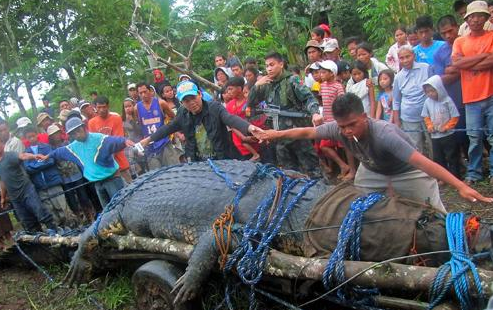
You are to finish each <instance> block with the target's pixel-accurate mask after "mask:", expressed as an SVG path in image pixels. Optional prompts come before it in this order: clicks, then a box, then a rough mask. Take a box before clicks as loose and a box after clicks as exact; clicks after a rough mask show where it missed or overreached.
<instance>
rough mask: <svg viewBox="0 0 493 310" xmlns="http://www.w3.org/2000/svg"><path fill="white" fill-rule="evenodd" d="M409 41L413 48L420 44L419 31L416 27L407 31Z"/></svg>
mask: <svg viewBox="0 0 493 310" xmlns="http://www.w3.org/2000/svg"><path fill="white" fill-rule="evenodd" d="M407 41H408V42H409V44H411V46H412V47H415V46H417V45H418V44H419V38H418V30H416V27H411V28H409V29H407Z"/></svg>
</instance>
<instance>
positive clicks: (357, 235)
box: [322, 193, 385, 300]
mask: <svg viewBox="0 0 493 310" xmlns="http://www.w3.org/2000/svg"><path fill="white" fill-rule="evenodd" d="M384 197H385V196H384V195H383V194H380V193H371V194H369V195H368V196H363V197H358V198H357V199H356V200H355V201H353V202H352V203H351V206H350V208H349V211H348V213H347V215H346V216H345V217H344V220H343V222H342V225H341V228H340V229H339V233H338V241H337V245H336V248H335V249H334V252H332V255H331V256H330V258H329V260H328V262H327V266H326V267H325V270H324V273H323V276H322V282H323V284H324V286H325V288H326V289H330V287H331V286H337V285H339V284H340V283H343V282H344V281H345V276H344V260H345V259H347V260H355V261H358V260H360V243H361V230H362V223H363V215H364V213H365V212H366V211H367V210H368V209H370V208H371V207H373V206H374V205H375V204H376V203H377V202H379V201H380V200H382V199H383V198H384ZM337 295H338V297H339V298H340V299H342V300H344V299H345V295H344V293H343V291H342V289H339V290H338V291H337Z"/></svg>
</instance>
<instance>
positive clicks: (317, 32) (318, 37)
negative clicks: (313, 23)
mask: <svg viewBox="0 0 493 310" xmlns="http://www.w3.org/2000/svg"><path fill="white" fill-rule="evenodd" d="M310 35H311V38H312V40H315V41H317V42H318V44H322V43H323V41H324V37H325V31H324V30H323V29H322V28H320V27H319V26H317V27H315V28H313V29H312V31H311V33H310Z"/></svg>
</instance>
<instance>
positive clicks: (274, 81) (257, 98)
mask: <svg viewBox="0 0 493 310" xmlns="http://www.w3.org/2000/svg"><path fill="white" fill-rule="evenodd" d="M265 68H266V71H267V75H266V76H264V77H262V78H260V79H259V80H258V81H257V83H255V86H253V87H252V89H251V90H250V94H249V96H248V105H249V106H250V107H255V106H257V105H258V104H259V103H260V102H262V101H265V103H266V104H267V105H273V106H279V107H280V110H281V111H282V112H288V113H291V112H295V113H292V114H296V112H298V113H299V114H303V113H306V114H307V115H309V116H311V122H310V118H309V117H304V118H303V117H288V116H282V115H279V117H278V122H279V128H278V129H277V130H284V129H289V128H295V127H305V126H310V125H311V123H313V124H314V125H319V124H322V123H323V118H322V116H321V115H320V114H319V113H320V112H319V107H318V101H317V99H316V98H315V97H314V96H313V95H312V92H311V91H310V89H308V88H307V87H306V86H303V85H299V84H298V83H297V82H296V81H295V78H294V77H293V76H292V75H291V74H290V73H289V72H288V71H287V70H285V68H284V60H283V58H282V56H281V55H280V54H279V53H276V52H274V53H270V54H268V55H266V56H265ZM281 114H282V113H281ZM286 114H287V113H286ZM276 156H277V162H278V164H279V166H281V167H282V168H284V169H292V170H297V171H301V172H303V173H305V174H308V175H309V176H310V177H320V176H321V173H320V169H319V164H318V157H317V155H316V153H315V150H314V148H313V144H312V142H311V141H302V140H298V141H295V140H282V141H278V142H277V144H276Z"/></svg>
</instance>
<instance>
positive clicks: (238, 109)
mask: <svg viewBox="0 0 493 310" xmlns="http://www.w3.org/2000/svg"><path fill="white" fill-rule="evenodd" d="M236 102H237V100H236V99H233V100H231V101H230V102H228V104H227V105H226V110H227V111H228V112H229V113H230V114H232V115H236V116H239V117H241V118H242V119H246V115H245V111H244V110H243V107H244V106H245V104H246V100H245V101H243V102H242V103H241V104H239V105H237V104H236ZM232 137H233V143H234V144H235V146H236V148H237V149H238V151H240V154H241V155H248V154H250V152H249V151H248V150H247V149H246V148H245V147H244V146H243V142H242V141H241V138H240V137H239V136H238V135H237V134H235V133H234V132H232ZM250 145H251V146H252V147H253V148H254V149H255V150H256V151H258V150H259V145H258V143H250Z"/></svg>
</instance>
